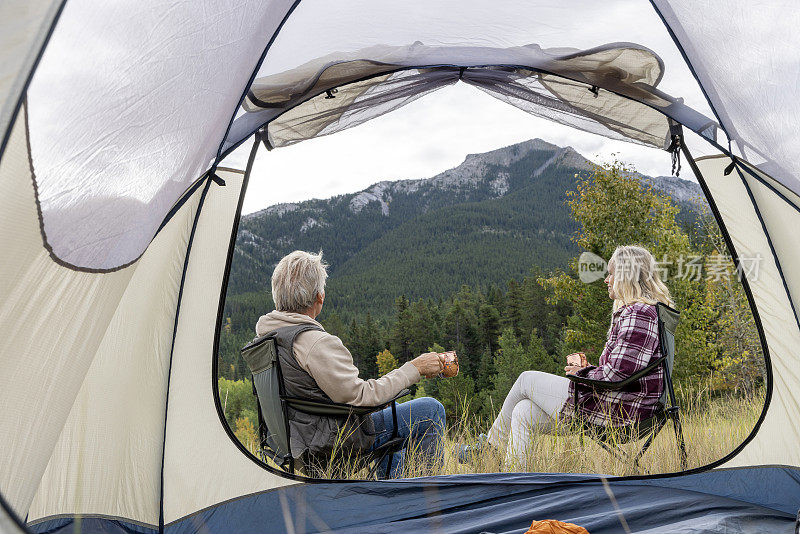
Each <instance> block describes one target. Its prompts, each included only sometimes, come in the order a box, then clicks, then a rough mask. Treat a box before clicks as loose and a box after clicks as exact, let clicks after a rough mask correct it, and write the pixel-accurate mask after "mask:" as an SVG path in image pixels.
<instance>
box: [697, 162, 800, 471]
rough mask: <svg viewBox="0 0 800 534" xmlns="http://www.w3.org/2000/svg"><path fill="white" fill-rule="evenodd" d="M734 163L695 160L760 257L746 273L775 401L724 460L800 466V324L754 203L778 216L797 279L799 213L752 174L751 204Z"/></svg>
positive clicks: (740, 240) (736, 230)
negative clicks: (753, 197)
mask: <svg viewBox="0 0 800 534" xmlns="http://www.w3.org/2000/svg"><path fill="white" fill-rule="evenodd" d="M730 163H731V160H730V158H727V157H710V158H700V159H699V160H698V161H697V165H698V168H699V169H700V172H701V173H702V175H703V177H704V178H705V180H706V183H707V184H708V187H709V190H710V191H711V194H712V199H713V202H714V203H715V204H716V205H717V207H718V208H719V210H720V215H721V216H722V220H723V222H724V224H725V226H726V227H727V229H728V232H729V233H730V235H731V238H732V240H733V244H734V247H735V248H736V252H737V253H738V255H739V256H740V257H741V258H746V259H756V258H758V259H759V261H758V269H757V271H756V272H754V273H751V274H749V275H748V276H747V279H748V282H749V284H750V287H751V289H752V292H753V297H754V300H755V303H756V306H757V308H758V315H759V318H760V320H761V324H762V326H763V330H764V335H765V337H766V341H767V348H768V350H769V356H770V362H771V367H772V379H773V380H772V388H773V391H772V401H771V402H770V404H769V409H768V411H767V414H766V417H765V419H764V422H763V423H762V424H761V428H760V429H759V430H758V433H757V434H756V435H755V437H754V438H753V440H752V441H751V442H750V443H748V444H747V445H746V446H745V448H744V450H742V452H740V453H739V454H737V455H736V456H734V457H733V458H732V459H731V460H730V461H728V462H727V463H726V464H725V465H726V466H745V465H763V464H778V465H794V466H800V449H798V447H797V443H798V442H800V425H799V424H798V421H800V396H798V393H797V384H798V383H799V382H800V373H798V356H797V347H800V330H798V326H797V320H796V318H795V316H794V312H793V311H792V306H791V303H790V302H789V298H788V296H787V293H786V290H785V288H784V286H783V281H782V279H781V274H780V273H779V271H778V265H777V264H776V262H775V260H774V258H773V254H772V252H771V249H770V246H769V242H768V241H767V236H766V235H765V234H764V232H763V230H762V227H761V223H760V222H759V218H758V213H757V212H756V209H759V210H760V212H761V215H762V217H768V218H769V220H770V223H771V225H772V226H775V223H776V222H777V220H780V226H781V227H782V228H783V231H782V232H780V233H778V234H775V233H773V232H770V234H771V237H772V239H773V244H777V245H779V247H778V250H780V251H781V255H780V258H782V263H786V265H785V266H784V268H783V272H784V274H787V275H789V276H792V278H793V279H794V280H796V279H797V274H798V273H796V272H795V273H793V274H791V275H790V274H789V272H788V271H787V269H786V267H787V266H788V267H792V266H794V262H797V261H798V260H797V257H796V256H797V251H796V250H795V248H794V247H789V245H790V243H792V240H794V241H795V242H796V235H795V236H793V237H792V236H790V235H787V232H791V229H796V228H797V227H798V225H800V213H798V212H797V211H796V207H792V206H789V205H787V204H786V202H784V201H783V200H780V199H779V198H777V197H776V196H775V195H774V194H773V193H772V192H769V191H768V190H766V191H765V190H764V189H765V188H764V187H763V186H761V185H760V184H758V183H757V182H756V181H755V180H750V179H748V180H747V182H746V183H747V184H748V185H749V187H750V188H751V190H754V191H755V192H757V193H758V195H759V197H760V198H761V204H762V206H761V207H759V206H758V204H756V205H753V203H752V202H751V201H750V196H749V194H748V191H747V187H746V186H745V182H744V181H742V179H741V177H740V176H737V174H736V173H732V174H730V175H728V176H726V175H725V169H726V168H727V167H728V165H730ZM765 208H766V209H765ZM776 219H777V220H776ZM776 237H777V238H778V239H779V240H778V241H776V240H775V239H776ZM780 245H782V246H780ZM787 260H793V261H791V262H789V261H787ZM779 261H780V260H779ZM789 280H790V281H791V280H792V279H791V278H790V279H789Z"/></svg>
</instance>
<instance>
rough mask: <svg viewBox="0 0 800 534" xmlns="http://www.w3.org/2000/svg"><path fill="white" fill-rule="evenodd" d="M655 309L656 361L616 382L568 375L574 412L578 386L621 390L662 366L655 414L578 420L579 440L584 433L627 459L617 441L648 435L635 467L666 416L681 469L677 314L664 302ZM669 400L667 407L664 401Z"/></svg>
mask: <svg viewBox="0 0 800 534" xmlns="http://www.w3.org/2000/svg"><path fill="white" fill-rule="evenodd" d="M656 311H657V314H658V339H659V344H660V347H661V357H660V358H658V359H657V360H656V361H654V362H652V363H651V364H649V365H648V366H647V367H645V368H644V369H641V370H640V371H638V372H636V373H634V374H632V375H631V376H629V377H628V378H626V379H624V380H619V381H605V380H591V379H588V378H584V377H580V376H574V375H567V378H569V379H570V380H571V381H572V382H573V383H574V384H575V387H574V388H573V389H574V391H575V399H574V400H575V412H576V413H579V412H578V408H579V406H578V386H579V385H580V386H586V387H591V388H594V389H603V390H620V389H624V388H625V387H627V386H628V385H630V384H632V383H634V382H635V381H637V380H639V379H640V378H642V377H644V376H647V375H649V374H651V373H653V372H655V371H656V370H657V369H658V368H659V367H663V369H664V375H663V376H664V389H663V393H662V394H661V398H660V399H659V401H658V405H657V411H656V413H655V414H654V415H653V416H652V417H649V418H647V419H642V420H640V421H636V422H634V423H631V424H628V425H624V426H618V427H610V426H604V425H594V424H592V423H589V422H587V421H585V420H581V419H580V418H579V421H580V425H581V440H582V439H583V435H584V434H586V435H588V436H589V437H591V438H592V439H594V440H595V441H597V442H598V443H599V444H600V446H602V447H603V448H604V449H605V450H607V451H608V452H609V453H611V454H612V455H613V456H614V457H616V458H618V459H620V460H622V461H626V460H630V459H631V456H630V454H627V453H626V452H625V451H624V449H622V447H620V444H624V443H630V442H632V441H633V442H638V441H639V440H641V439H643V438H645V437H646V438H647V440H646V441H645V442H644V445H643V446H642V448H641V449H640V450H639V452H638V453H636V455H634V456H633V465H634V466H635V467H637V468H638V466H639V460H640V459H641V458H642V456H644V454H645V452H647V449H648V448H650V445H652V443H653V440H654V439H655V437H656V435H658V433H659V432H660V431H661V429H662V428H663V427H664V425H665V424H666V423H667V420H668V419H671V420H672V424H673V426H674V428H675V437H676V439H677V443H678V454H679V455H680V462H681V469H682V470H684V471H685V470H686V462H687V458H686V444H685V442H684V440H683V429H682V427H681V419H680V407H679V406H678V404H677V402H676V400H675V390H674V389H673V387H672V368H673V365H674V362H675V329H676V328H677V326H678V320H679V318H680V313H679V312H678V310H675V309H673V308H671V307H669V306H667V305H665V304H662V303H658V304H656ZM667 400H669V403H670V405H669V407H667V405H666V403H667Z"/></svg>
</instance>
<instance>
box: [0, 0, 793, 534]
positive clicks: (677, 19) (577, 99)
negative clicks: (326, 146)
mask: <svg viewBox="0 0 800 534" xmlns="http://www.w3.org/2000/svg"><path fill="white" fill-rule="evenodd" d="M26 4H27V3H25V2H17V1H12V2H10V3H9V4H8V6H5V7H3V8H0V9H5V10H8V11H7V12H8V14H9V16H8V17H2V18H0V29H3V30H6V29H8V30H9V31H8V32H3V31H0V35H4V36H5V37H2V38H0V39H2V41H0V42H2V44H3V48H2V49H0V54H2V58H3V60H4V62H3V65H4V66H3V70H2V71H0V72H2V73H3V77H0V82H1V85H0V89H1V90H2V91H0V99H1V100H0V104H2V114H0V128H1V130H0V131H2V132H3V137H2V144H1V145H0V150H2V152H0V158H1V159H0V191H2V194H0V220H2V223H3V228H5V229H6V231H5V232H3V233H2V234H0V246H1V247H2V249H3V251H4V261H3V264H2V267H0V268H2V271H3V276H2V277H0V302H2V304H1V305H0V322H2V324H3V326H4V331H5V333H6V335H5V336H3V338H2V339H1V340H0V354H2V356H1V357H0V398H1V399H2V401H0V407H2V408H1V409H0V429H2V431H1V432H0V444H1V445H0V459H2V460H1V461H0V495H2V500H0V502H1V503H2V509H1V510H0V531H3V532H5V531H8V532H16V531H24V530H25V529H29V530H30V531H34V532H72V531H86V532H94V531H103V532H148V533H149V532H164V531H171V532H217V531H220V532H224V531H231V530H235V531H260V530H263V529H264V527H265V525H268V526H269V528H270V530H274V531H286V532H301V531H336V532H359V531H364V530H370V531H377V532H393V531H399V530H406V531H407V530H409V529H410V530H412V531H416V530H424V531H427V530H439V531H442V532H467V531H486V532H517V531H523V530H524V529H525V528H527V526H528V525H530V522H531V520H533V519H544V518H558V519H562V520H566V521H572V522H575V523H578V524H581V525H583V526H585V527H586V528H587V529H588V530H589V531H590V532H593V533H594V532H619V531H626V530H627V531H637V532H639V531H647V532H683V531H685V532H695V531H699V530H705V531H714V532H723V531H724V532H731V531H734V532H747V531H753V530H762V531H778V530H779V529H782V530H783V531H788V530H789V529H791V528H792V526H794V525H795V517H796V514H797V511H798V510H797V506H798V502H800V467H798V466H800V449H798V447H797V445H796V444H797V441H798V438H800V423H798V421H800V397H798V394H797V391H800V388H798V387H797V385H798V383H800V372H798V370H797V369H798V366H797V361H798V358H797V355H796V349H795V347H797V346H800V321H798V316H797V312H796V310H795V306H794V304H793V298H794V297H795V296H797V294H798V291H800V253H798V252H797V247H796V246H794V245H795V242H796V237H795V232H794V228H795V225H796V224H798V223H800V198H798V194H800V182H798V176H800V168H799V167H798V165H800V163H798V162H800V157H798V156H800V154H798V151H800V146H798V144H797V142H796V140H795V139H794V137H793V129H792V125H793V124H794V123H795V122H796V120H795V119H797V118H800V108H799V107H798V106H800V104H798V102H800V100H798V98H797V97H800V95H798V94H797V93H798V92H800V88H798V87H797V86H796V84H793V83H791V80H792V79H793V77H794V76H795V75H796V73H797V63H796V61H795V62H794V63H791V62H790V60H788V59H786V57H787V56H786V54H784V55H783V56H781V55H780V54H778V53H777V51H779V50H782V49H784V48H788V49H789V50H792V49H794V50H796V49H797V47H796V45H797V44H798V42H797V41H798V39H799V38H798V37H796V36H794V32H793V25H795V24H796V22H798V18H800V14H799V13H798V10H797V9H796V8H793V7H788V8H787V10H786V11H785V12H784V11H780V10H779V9H778V8H777V7H762V8H761V10H760V11H758V12H755V10H753V11H751V10H749V9H745V8H740V9H739V8H737V9H734V7H735V6H727V8H728V9H718V8H717V7H716V6H710V5H706V4H705V3H702V4H696V3H692V2H684V1H679V0H673V1H658V0H654V1H653V2H652V3H651V2H619V3H617V4H612V5H605V4H603V5H599V3H597V2H578V3H577V4H576V5H575V6H572V5H570V6H564V5H562V3H558V2H522V1H519V2H518V1H508V2H503V3H502V5H501V6H497V5H492V6H489V5H484V4H481V3H466V4H464V3H463V2H455V1H449V0H448V1H444V2H440V3H437V4H435V5H429V4H428V3H426V2H422V1H413V2H406V3H403V4H402V5H397V4H396V3H390V2H368V1H354V2H348V3H346V4H345V5H342V4H340V3H339V4H333V3H330V2H325V1H323V0H304V1H303V2H299V1H295V2H289V1H285V0H273V1H269V2H241V3H235V5H227V4H222V3H220V4H217V3H212V4H210V5H205V6H204V9H202V10H198V9H196V8H194V7H192V6H187V5H183V4H177V5H171V4H168V3H162V2H157V1H154V0H153V1H150V0H148V1H147V2H146V4H147V5H146V6H143V4H142V3H141V2H138V3H129V4H115V5H99V6H98V5H94V4H91V3H89V2H81V1H78V0H70V1H66V2H65V1H59V2H50V3H46V2H43V3H42V5H40V6H27V5H26ZM44 4H47V5H44ZM11 28H14V31H13V32H12V31H10V30H11ZM768 34H769V35H773V34H774V35H781V36H782V37H781V38H782V39H783V38H784V37H785V41H781V42H780V43H779V44H775V45H774V46H773V47H765V48H761V49H758V50H755V51H753V50H752V49H751V48H749V47H751V46H752V43H755V42H760V41H761V40H763V39H764V38H765V35H768ZM734 35H735V36H737V37H736V39H734V38H732V36H734ZM793 47H794V48H793ZM768 52H774V54H772V55H770V56H769V61H766V62H765V61H763V59H764V56H765V55H766V54H767V53H768ZM7 58H8V61H6V59H7ZM791 61H793V60H791ZM787 62H789V64H788V65H787ZM745 67H746V68H745ZM759 69H760V70H759ZM456 83H463V84H467V85H470V86H472V87H475V88H477V89H479V90H480V91H483V92H485V93H486V94H488V95H490V96H492V97H495V98H498V99H500V100H501V101H503V102H506V103H508V104H511V105H513V106H515V107H517V108H520V109H521V110H523V111H525V112H527V113H530V114H533V115H536V116H539V117H543V118H546V119H549V120H551V121H555V122H559V123H561V124H565V125H568V126H572V127H575V128H578V129H581V130H584V131H588V132H590V133H595V134H600V135H603V136H605V137H608V138H611V139H617V140H624V141H629V142H632V143H636V144H640V145H644V146H649V147H653V148H657V149H661V150H666V151H668V152H671V153H673V154H674V156H675V157H682V158H683V161H684V165H685V167H689V168H691V170H692V171H693V172H694V174H695V175H696V178H697V179H698V181H699V182H700V184H701V187H702V189H703V192H704V194H705V196H706V200H707V201H708V203H709V206H710V209H711V211H712V214H713V217H714V219H715V220H716V222H717V223H718V225H719V228H720V231H721V233H722V234H723V236H724V240H725V245H726V246H727V248H728V253H729V254H730V256H731V257H732V258H733V261H734V262H735V263H736V264H737V266H738V264H739V261H740V258H745V257H759V258H761V259H763V261H762V262H761V264H760V268H759V273H758V277H757V278H747V277H745V278H743V280H742V285H743V290H744V292H745V293H746V298H747V302H748V304H749V307H750V309H751V310H752V313H753V319H754V321H755V325H756V328H757V331H758V336H759V339H760V343H761V346H762V350H763V356H764V372H765V377H764V390H765V391H764V395H765V397H764V405H763V408H762V409H761V413H760V415H759V417H758V420H757V421H756V423H755V426H754V427H753V429H752V431H751V432H750V433H749V435H747V437H746V438H745V439H744V441H743V442H742V443H740V444H739V445H738V446H736V447H735V448H734V449H733V450H731V451H730V452H728V453H727V454H726V455H725V456H723V457H721V458H719V459H717V460H716V461H714V462H712V463H710V464H707V465H701V466H693V467H692V468H691V469H688V470H685V471H679V472H671V473H659V474H637V475H632V476H603V475H597V474H566V473H525V472H520V473H489V474H474V475H444V476H434V477H421V478H411V479H403V480H397V481H353V480H333V481H321V480H309V479H306V478H304V477H299V476H287V475H286V474H284V473H282V472H280V471H279V470H277V469H275V468H274V467H271V466H269V465H266V464H264V463H263V462H262V461H261V460H260V459H259V458H257V457H256V456H255V455H253V454H252V453H251V452H249V451H247V450H246V449H245V448H244V447H243V446H242V444H241V443H239V442H238V440H236V438H235V437H234V436H233V432H232V430H231V428H230V426H229V425H228V424H227V423H226V421H225V419H224V415H223V414H222V412H221V408H220V399H219V391H218V389H217V369H216V365H217V352H218V349H219V338H220V329H221V319H222V313H223V308H224V301H225V289H226V286H227V281H228V277H229V273H230V270H231V263H232V256H233V250H234V245H235V240H236V235H237V227H238V223H239V220H240V218H241V212H242V205H243V201H244V195H245V192H246V190H247V185H248V180H249V179H250V178H251V177H250V174H251V171H252V164H253V161H254V158H255V155H256V153H257V151H258V148H259V146H262V145H265V146H266V147H267V148H268V149H270V150H271V149H273V148H274V149H279V148H280V147H284V146H288V145H292V144H295V143H299V142H300V141H303V140H308V139H312V138H316V137H320V136H324V135H328V134H331V133H335V132H338V131H341V130H344V129H346V128H350V127H352V126H356V125H359V124H361V123H364V122H366V121H368V120H370V119H372V118H375V117H378V116H381V115H384V114H386V113H388V112H390V111H393V110H395V109H398V108H400V107H402V106H404V105H406V104H408V103H410V102H412V101H414V100H415V99H417V98H419V97H422V96H425V95H426V94H429V93H431V92H433V91H436V90H438V89H441V88H445V87H448V86H451V85H453V84H456ZM251 139H253V145H252V149H251V157H250V162H249V163H248V165H247V166H246V167H244V168H242V167H241V166H239V165H235V166H231V161H236V160H235V158H230V157H229V156H231V155H232V154H234V153H235V150H236V149H237V148H238V147H239V146H241V145H243V144H244V143H245V142H246V141H248V140H251ZM362 149H368V147H362ZM665 157H669V155H666V154H665ZM226 158H228V159H226ZM575 502H580V503H585V505H583V504H582V505H581V506H580V507H576V506H571V505H569V503H575Z"/></svg>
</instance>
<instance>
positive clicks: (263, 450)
mask: <svg viewBox="0 0 800 534" xmlns="http://www.w3.org/2000/svg"><path fill="white" fill-rule="evenodd" d="M241 354H242V357H243V358H244V360H245V362H247V365H248V366H249V367H250V371H251V372H252V375H253V394H254V395H255V396H256V400H257V403H256V404H257V406H258V433H259V452H260V454H261V457H262V460H263V461H264V462H265V463H267V461H268V460H272V461H273V462H274V463H275V464H277V465H278V466H279V467H280V468H281V469H282V470H283V471H286V472H287V473H290V474H294V473H295V471H296V470H299V471H301V472H302V473H303V474H305V475H307V476H311V477H316V478H319V477H321V476H322V475H323V474H324V472H325V466H326V465H328V462H330V461H331V458H329V457H328V458H322V457H319V456H314V457H311V456H309V455H307V454H306V455H303V457H301V458H295V457H293V456H292V452H291V447H290V443H291V430H290V425H289V408H290V407H291V408H292V409H294V410H298V411H301V412H304V413H307V414H311V415H317V416H323V417H333V418H337V419H338V418H340V419H341V420H342V421H346V420H347V418H348V417H351V416H363V415H368V414H371V413H373V412H377V411H379V410H383V409H384V408H386V407H387V406H391V407H392V421H393V423H394V424H393V428H394V431H393V433H392V436H391V439H389V441H388V442H387V443H385V444H383V445H381V446H380V447H376V448H375V449H374V450H372V451H369V452H363V451H358V452H356V453H353V452H352V451H348V454H347V459H348V461H353V462H354V464H356V465H360V466H364V467H368V468H369V476H370V478H372V477H376V478H377V474H378V470H379V468H380V465H381V463H382V461H383V459H384V458H388V461H387V464H386V470H385V473H384V475H385V477H386V478H388V477H389V476H390V474H391V471H392V457H393V454H394V453H395V452H398V451H400V450H401V449H402V448H403V446H404V439H403V438H400V437H398V436H397V428H398V424H397V402H396V401H397V399H399V398H400V397H403V396H405V395H408V393H409V390H408V389H405V390H403V391H401V392H400V393H399V394H398V395H397V396H396V397H395V398H393V399H392V400H390V401H388V402H385V403H383V404H381V405H378V406H352V405H349V404H341V403H337V402H333V401H330V402H320V401H317V400H309V399H302V398H298V397H290V396H287V395H286V392H285V388H284V382H283V375H282V373H281V365H280V359H279V357H278V352H277V346H276V341H275V338H274V337H273V336H272V335H271V334H267V335H265V336H262V337H260V338H258V339H255V340H254V341H253V342H251V343H249V344H248V345H246V346H245V347H244V348H242V349H241ZM341 459H342V460H343V459H344V458H341Z"/></svg>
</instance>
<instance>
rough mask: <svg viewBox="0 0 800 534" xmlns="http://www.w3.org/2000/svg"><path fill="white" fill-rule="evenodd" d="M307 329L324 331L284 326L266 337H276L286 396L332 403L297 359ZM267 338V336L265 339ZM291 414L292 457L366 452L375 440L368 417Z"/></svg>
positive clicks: (305, 326)
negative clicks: (298, 343)
mask: <svg viewBox="0 0 800 534" xmlns="http://www.w3.org/2000/svg"><path fill="white" fill-rule="evenodd" d="M308 330H322V328H320V327H318V326H316V325H313V324H304V325H298V326H285V327H283V328H278V329H277V330H274V331H272V332H270V333H268V334H266V336H273V337H274V338H275V341H276V345H277V348H278V360H279V361H280V369H281V373H282V375H283V385H284V394H285V395H286V396H288V397H300V398H303V399H307V400H313V401H319V402H333V401H332V400H331V398H330V397H328V395H326V394H325V392H324V391H322V389H320V387H319V386H318V385H317V381H316V380H314V378H313V377H312V376H311V375H310V374H308V373H307V372H306V371H305V370H304V369H303V368H302V367H300V364H299V363H298V362H297V359H296V358H295V357H294V350H293V349H294V341H295V339H296V338H297V336H298V335H299V334H301V333H303V332H306V331H308ZM266 336H264V337H266ZM288 412H289V430H290V437H291V442H290V447H291V450H292V456H294V457H295V458H300V455H302V454H304V453H306V452H307V453H309V454H311V455H330V454H331V452H332V451H333V450H334V448H336V449H338V450H341V449H345V450H355V451H363V450H366V449H368V448H369V447H370V446H372V443H373V442H374V441H375V426H374V425H373V423H372V417H371V416H370V415H369V414H366V415H361V416H358V415H355V414H351V415H350V416H349V417H326V416H319V415H311V414H308V413H305V412H301V411H299V410H295V409H294V408H292V407H289V408H288Z"/></svg>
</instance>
